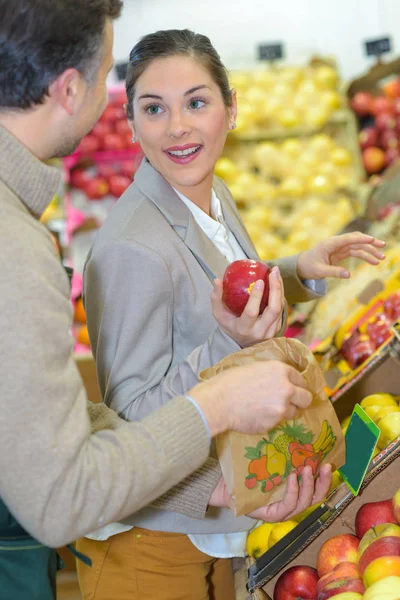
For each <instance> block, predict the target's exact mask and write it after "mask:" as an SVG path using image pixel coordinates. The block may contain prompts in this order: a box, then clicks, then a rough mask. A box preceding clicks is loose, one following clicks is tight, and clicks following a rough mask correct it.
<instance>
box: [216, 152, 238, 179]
mask: <svg viewBox="0 0 400 600" xmlns="http://www.w3.org/2000/svg"><path fill="white" fill-rule="evenodd" d="M215 174H216V175H217V177H221V179H224V180H225V181H227V182H228V183H230V182H232V181H233V180H234V179H235V178H236V175H237V168H236V166H235V163H234V162H233V161H232V160H230V159H229V158H226V157H224V156H223V157H221V158H219V159H218V160H217V163H216V165H215Z"/></svg>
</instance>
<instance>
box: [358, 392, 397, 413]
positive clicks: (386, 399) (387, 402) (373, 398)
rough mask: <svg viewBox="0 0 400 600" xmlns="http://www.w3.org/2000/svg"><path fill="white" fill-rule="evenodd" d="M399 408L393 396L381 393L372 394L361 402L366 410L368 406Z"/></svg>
mask: <svg viewBox="0 0 400 600" xmlns="http://www.w3.org/2000/svg"><path fill="white" fill-rule="evenodd" d="M374 405H376V406H398V405H397V402H396V401H395V399H394V398H393V396H392V394H386V393H380V394H370V395H369V396H366V397H365V398H363V399H362V400H361V406H362V408H363V409H364V410H365V408H366V407H367V406H374Z"/></svg>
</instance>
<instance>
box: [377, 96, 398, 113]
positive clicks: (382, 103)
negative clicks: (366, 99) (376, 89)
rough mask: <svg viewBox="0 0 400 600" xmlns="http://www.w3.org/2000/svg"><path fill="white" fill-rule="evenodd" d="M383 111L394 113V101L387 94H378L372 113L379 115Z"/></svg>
mask: <svg viewBox="0 0 400 600" xmlns="http://www.w3.org/2000/svg"><path fill="white" fill-rule="evenodd" d="M382 113H393V102H392V101H391V100H388V99H387V98H385V96H377V97H376V98H374V99H373V102H372V114H373V115H375V117H377V116H378V115H380V114H382Z"/></svg>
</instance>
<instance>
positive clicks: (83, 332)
mask: <svg viewBox="0 0 400 600" xmlns="http://www.w3.org/2000/svg"><path fill="white" fill-rule="evenodd" d="M76 340H77V341H78V342H79V343H80V344H84V345H85V346H90V339H89V332H88V328H87V326H86V325H82V327H81V328H80V329H79V331H78V334H77V336H76Z"/></svg>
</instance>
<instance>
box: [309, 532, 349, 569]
mask: <svg viewBox="0 0 400 600" xmlns="http://www.w3.org/2000/svg"><path fill="white" fill-rule="evenodd" d="M359 543H360V540H359V539H358V537H356V536H355V535H352V534H351V533H342V534H340V535H335V536H334V537H332V538H330V539H329V540H327V541H326V542H324V543H323V544H322V546H321V548H320V551H319V553H318V557H317V571H318V575H319V577H323V576H324V575H326V574H327V573H329V572H330V571H332V569H333V568H334V567H335V566H336V565H337V564H338V563H341V562H352V563H355V564H357V561H358V544H359Z"/></svg>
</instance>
